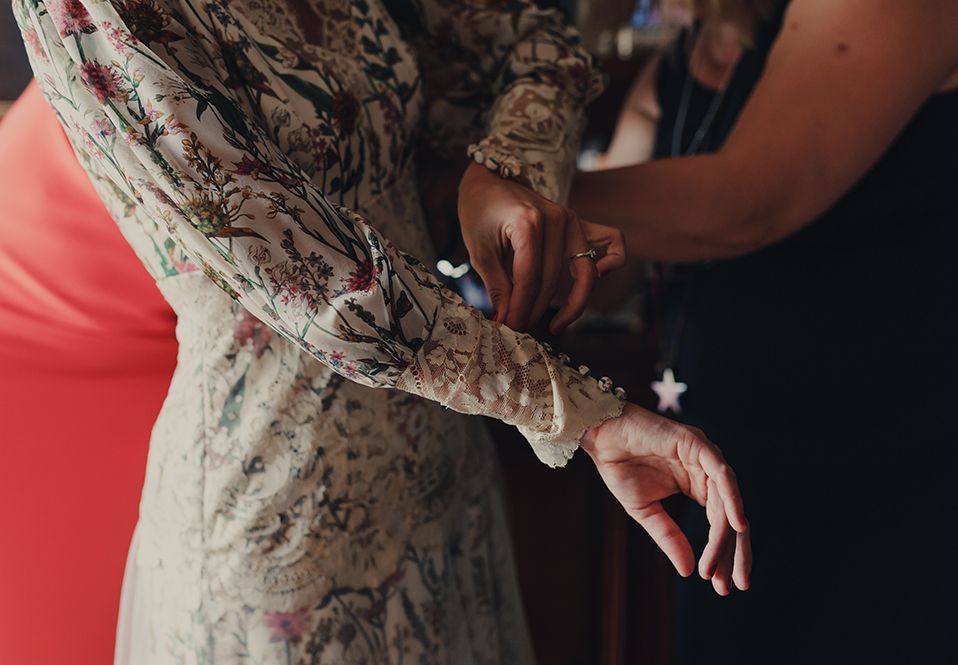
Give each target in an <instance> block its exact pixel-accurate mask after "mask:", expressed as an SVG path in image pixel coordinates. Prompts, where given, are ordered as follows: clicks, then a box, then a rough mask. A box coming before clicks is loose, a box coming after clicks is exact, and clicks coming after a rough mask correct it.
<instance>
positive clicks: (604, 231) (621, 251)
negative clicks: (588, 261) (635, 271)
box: [582, 222, 628, 277]
mask: <svg viewBox="0 0 958 665" xmlns="http://www.w3.org/2000/svg"><path fill="white" fill-rule="evenodd" d="M582 227H583V230H584V231H585V237H586V240H587V241H588V242H589V245H591V246H592V247H602V248H603V249H604V251H605V255H604V256H603V257H602V258H600V259H599V260H598V261H597V262H596V264H595V267H596V269H597V270H598V272H599V277H602V276H603V275H606V274H607V273H610V272H612V271H613V270H617V269H618V268H622V267H624V266H625V263H626V260H627V258H628V254H627V253H626V249H625V234H624V233H622V231H621V230H619V229H616V228H613V227H611V226H603V225H601V224H594V223H592V222H582Z"/></svg>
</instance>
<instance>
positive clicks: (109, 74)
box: [80, 61, 121, 104]
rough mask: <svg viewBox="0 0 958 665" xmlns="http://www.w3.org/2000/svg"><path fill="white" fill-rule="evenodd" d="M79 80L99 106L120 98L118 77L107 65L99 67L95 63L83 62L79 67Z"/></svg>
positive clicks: (97, 63) (119, 80)
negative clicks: (93, 96)
mask: <svg viewBox="0 0 958 665" xmlns="http://www.w3.org/2000/svg"><path fill="white" fill-rule="evenodd" d="M80 80H82V81H83V85H85V86H86V87H87V89H89V90H90V92H92V93H93V94H94V95H96V98H97V100H99V102H100V103H101V104H103V103H104V102H106V101H107V100H108V99H117V98H119V97H120V96H121V90H120V83H121V79H120V75H119V74H117V73H116V72H115V71H113V69H112V68H111V67H110V66H109V65H101V64H100V63H99V62H96V61H90V62H84V63H83V64H82V65H80Z"/></svg>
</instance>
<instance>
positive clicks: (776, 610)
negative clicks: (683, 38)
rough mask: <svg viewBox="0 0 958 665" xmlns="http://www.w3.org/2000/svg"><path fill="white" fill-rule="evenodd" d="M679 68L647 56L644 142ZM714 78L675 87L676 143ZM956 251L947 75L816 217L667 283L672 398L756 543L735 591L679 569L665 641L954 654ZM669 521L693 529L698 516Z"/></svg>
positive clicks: (784, 650)
mask: <svg viewBox="0 0 958 665" xmlns="http://www.w3.org/2000/svg"><path fill="white" fill-rule="evenodd" d="M780 24H781V17H780V16H779V18H777V19H776V20H775V21H774V22H772V23H771V24H769V25H768V26H766V29H765V30H764V32H763V34H761V35H760V38H759V39H758V40H757V45H756V48H755V49H754V50H753V51H750V52H749V53H747V54H746V55H745V56H744V58H743V60H742V61H741V63H740V65H739V67H738V69H737V71H736V74H735V76H734V77H733V80H732V82H731V84H730V87H729V89H728V92H727V94H726V98H725V100H724V102H723V105H722V107H721V109H720V112H719V114H718V115H717V116H716V121H715V122H714V123H713V126H712V131H711V132H710V134H709V136H708V137H707V139H706V142H705V144H704V146H705V149H706V150H705V151H708V150H716V149H717V148H719V147H720V146H721V144H722V142H723V141H724V140H725V138H726V136H727V135H728V133H729V131H730V130H731V128H732V127H733V126H734V124H735V120H736V118H737V116H738V114H739V112H740V111H741V109H742V106H743V105H744V103H745V102H746V101H747V99H748V96H749V94H750V92H751V90H752V88H753V86H754V84H755V82H756V81H757V79H758V77H759V76H760V75H761V71H762V68H763V66H764V62H765V59H766V56H767V54H768V51H769V49H770V47H771V44H772V42H773V41H774V39H775V37H776V35H777V33H778V30H779V27H780ZM686 70H687V68H686V64H685V58H683V57H681V56H677V57H675V58H667V59H665V61H664V65H663V67H662V70H661V73H660V76H659V81H658V93H659V97H660V100H659V101H660V103H661V106H662V110H663V115H662V118H663V119H662V122H661V124H660V127H659V137H658V145H657V153H658V154H657V156H658V157H668V156H670V155H671V151H672V140H673V136H672V134H673V130H674V125H675V117H676V112H677V108H678V106H679V100H680V98H681V95H682V90H683V82H684V80H685V77H686ZM888 94H890V95H891V94H894V91H893V90H889V92H888ZM712 97H713V93H712V92H710V91H708V90H705V89H702V88H699V87H695V88H693V94H692V96H691V98H690V99H691V102H692V103H691V104H690V113H689V116H688V120H687V122H686V125H685V128H686V134H687V135H686V136H685V137H683V141H682V144H683V145H686V144H688V142H689V141H690V140H691V135H692V133H693V132H694V131H695V130H696V129H698V128H699V123H700V121H701V119H702V117H703V116H704V114H705V112H706V109H707V107H708V106H709V105H710V103H711V100H712ZM956 254H958V93H950V94H940V95H936V96H934V97H932V98H931V99H929V100H928V101H927V103H926V104H925V105H924V106H923V107H922V108H921V109H920V111H918V113H917V114H916V115H915V117H914V118H913V120H912V121H911V123H910V124H909V125H908V127H907V128H906V129H905V130H904V131H903V132H902V133H901V135H900V136H899V137H898V138H897V140H896V141H895V142H894V144H893V145H892V146H891V147H890V148H889V149H888V150H887V152H886V153H885V154H884V156H883V157H882V158H881V159H880V161H879V162H878V163H877V164H876V165H875V166H874V167H873V168H872V169H871V170H870V171H869V172H868V174H867V175H866V176H864V177H863V178H862V180H861V181H860V182H859V183H858V184H857V185H855V186H854V187H853V188H852V189H851V191H849V192H848V193H847V194H846V195H845V196H844V197H843V198H842V199H841V200H840V201H839V202H838V203H836V204H835V205H834V206H833V207H832V208H831V209H830V210H829V211H828V212H827V213H825V214H824V215H822V216H821V218H819V219H818V220H816V221H815V222H814V223H812V224H811V225H809V226H807V227H806V228H805V229H803V230H802V231H800V232H798V233H796V234H795V235H793V236H792V237H790V238H788V239H786V240H784V241H781V242H779V243H777V244H775V245H774V246H771V247H768V248H766V249H763V250H761V251H758V252H755V253H753V254H751V255H749V256H746V257H743V258H738V259H734V260H724V261H716V262H712V263H709V264H707V265H696V266H685V267H682V268H680V269H679V270H678V272H677V276H676V278H675V279H674V280H673V281H672V282H671V283H670V284H668V286H667V289H666V297H665V316H664V324H665V325H664V326H663V328H664V335H663V337H664V339H663V348H665V349H671V350H672V355H673V358H672V361H673V364H674V368H675V373H676V376H677V378H678V379H679V380H681V381H684V382H686V383H687V384H688V385H689V389H688V392H687V393H686V394H685V395H684V396H683V408H684V414H683V419H684V420H685V421H686V422H689V423H690V424H694V425H696V426H699V427H701V428H702V429H704V430H705V431H706V432H707V433H708V434H709V436H710V437H711V438H712V439H713V440H714V441H715V442H716V443H718V444H719V445H720V446H721V447H722V448H723V450H724V451H725V453H726V455H727V457H728V459H729V461H730V462H731V463H732V465H733V466H734V467H735V468H736V470H737V472H738V474H739V480H740V482H741V486H742V489H743V492H744V494H745V499H746V507H747V510H748V514H749V518H750V520H751V524H752V529H753V540H754V547H755V568H754V578H753V582H754V585H753V588H752V590H750V591H748V592H747V593H744V594H742V593H737V594H735V595H733V596H732V597H731V598H725V599H722V598H718V597H717V596H715V594H714V592H712V590H711V588H710V586H709V585H707V584H703V583H702V581H701V580H699V579H694V580H682V581H679V582H678V588H677V593H676V612H675V653H676V663H679V664H681V665H724V664H732V663H735V664H736V665H751V664H759V663H760V664H762V665H766V664H769V665H773V664H774V665H781V664H791V663H796V664H797V663H802V664H820V663H841V664H843V665H846V664H853V663H855V664H857V663H863V664H868V665H872V664H876V663H888V664H894V665H903V664H908V663H916V664H921V665H927V664H931V663H955V662H958V651H956V649H955V647H954V646H953V645H952V632H953V631H954V630H955V629H956V628H958V610H956V602H958V583H956V574H958V571H956V570H955V568H956V567H958V558H956V554H958V552H956V546H955V545H954V542H955V541H956V540H958V539H956V537H955V531H956V530H958V517H956V515H955V512H956V510H955V509H956V508H958V500H956V497H958V491H956V488H958V477H956V472H958V312H956V308H958V256H956ZM686 521H687V524H686V526H687V527H688V528H689V529H690V530H691V531H692V533H693V535H694V536H695V539H696V540H697V543H696V545H697V546H698V547H701V546H702V545H703V544H704V542H705V538H706V533H707V531H706V524H705V521H704V517H703V516H701V515H700V514H699V511H690V514H689V516H688V517H687V518H686Z"/></svg>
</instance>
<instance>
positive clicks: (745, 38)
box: [694, 0, 779, 46]
mask: <svg viewBox="0 0 958 665" xmlns="http://www.w3.org/2000/svg"><path fill="white" fill-rule="evenodd" d="M778 4H779V0H694V5H695V9H696V10H697V12H698V13H699V15H700V16H701V17H703V18H705V17H708V18H709V19H713V20H717V21H720V22H722V23H731V24H733V25H734V26H735V27H736V28H738V30H739V31H740V32H741V35H742V42H743V43H744V44H745V45H746V46H751V45H752V44H753V42H754V39H755V33H756V32H757V31H758V29H759V27H760V26H761V25H762V23H763V22H764V21H767V20H768V19H770V18H771V17H772V15H773V14H774V13H775V8H776V7H777V6H778Z"/></svg>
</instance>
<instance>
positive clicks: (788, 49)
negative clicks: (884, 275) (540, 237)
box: [571, 0, 958, 261]
mask: <svg viewBox="0 0 958 665" xmlns="http://www.w3.org/2000/svg"><path fill="white" fill-rule="evenodd" d="M956 66H958V4H956V3H955V2H953V1H952V0H916V1H915V2H898V1H897V0H849V1H848V2H832V1H831V0H794V1H793V2H792V3H791V5H790V8H789V11H788V14H787V15H786V17H785V24H784V28H783V30H782V33H781V36H780V37H779V39H778V41H777V43H776V45H775V47H774V48H773V50H772V53H771V55H770V58H769V61H768V65H767V67H766V71H765V73H764V75H763V76H762V79H761V80H760V81H759V83H758V85H757V86H756V88H755V91H754V93H753V94H752V97H751V99H750V101H749V102H748V104H747V105H746V107H745V109H744V111H743V112H742V116H741V118H740V119H739V121H738V124H737V125H736V128H735V130H734V131H733V133H732V135H731V136H730V137H729V139H728V141H727V143H726V145H725V147H724V148H723V149H722V150H721V151H720V152H719V153H717V154H715V155H706V156H695V157H687V158H681V159H668V160H661V161H657V162H653V163H649V164H641V165H637V166H631V167H626V168H621V169H613V170H609V171H602V172H595V173H583V174H580V175H579V176H578V177H577V178H576V182H575V186H574V191H573V194H572V199H571V205H572V206H573V207H574V208H575V209H576V211H577V212H579V214H581V215H582V216H583V217H585V218H587V219H592V220H595V221H597V222H601V223H604V224H610V225H613V226H616V227H619V228H621V229H622V230H623V231H625V234H626V238H627V240H628V243H629V249H630V253H632V254H634V255H635V256H639V257H643V258H648V259H660V260H669V261H694V260H703V259H712V258H720V257H726V256H733V255H738V254H744V253H747V252H750V251H753V250H755V249H758V248H760V247H763V246H765V245H768V244H771V243H773V242H775V241H777V240H779V239H781V238H784V237H786V236H788V235H789V234H791V233H793V232H795V231H797V230H798V229H800V228H801V227H802V226H804V225H806V224H808V223H810V222H811V221H812V220H813V219H815V218H816V217H817V216H818V215H820V214H821V213H822V212H824V211H825V210H827V208H828V207H829V206H830V205H832V204H833V203H834V202H835V201H836V200H838V198H839V197H840V196H841V195H842V194H844V192H846V191H847V190H848V189H849V188H850V187H852V185H853V184H854V183H855V182H856V181H857V180H858V179H859V178H861V177H862V176H863V175H864V174H865V173H866V172H867V170H868V169H869V168H870V167H871V166H872V165H873V164H874V163H875V161H876V160H877V159H878V158H879V157H880V155H881V154H882V153H883V152H884V151H885V149H887V148H888V146H889V145H890V144H891V143H892V141H893V140H894V138H895V136H896V135H897V134H898V133H899V132H900V131H901V130H902V128H903V127H904V126H905V125H906V124H907V123H908V121H909V120H910V119H911V117H912V116H913V115H914V113H915V112H916V111H917V110H918V108H919V107H920V106H921V105H922V104H923V103H924V102H925V101H926V100H927V99H928V97H929V96H930V95H932V94H933V93H934V92H935V91H936V90H938V89H939V88H940V86H941V85H942V83H943V81H945V79H946V78H947V77H948V75H949V73H951V72H952V71H953V70H954V69H955V67H956Z"/></svg>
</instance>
